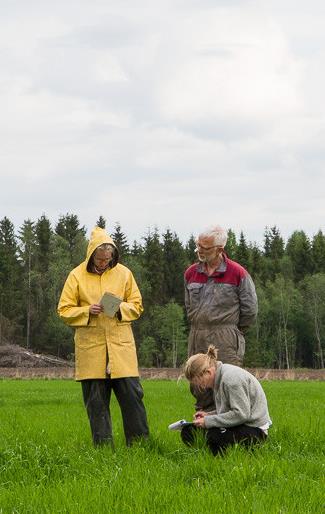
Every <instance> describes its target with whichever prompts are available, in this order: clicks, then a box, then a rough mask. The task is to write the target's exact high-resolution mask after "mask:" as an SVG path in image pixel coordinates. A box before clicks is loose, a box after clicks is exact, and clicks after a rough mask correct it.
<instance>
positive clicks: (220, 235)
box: [199, 225, 228, 247]
mask: <svg viewBox="0 0 325 514" xmlns="http://www.w3.org/2000/svg"><path fill="white" fill-rule="evenodd" d="M199 237H213V238H214V244H215V245H216V246H222V247H225V246H226V243H227V239H228V235H227V231H226V230H225V229H224V228H222V227H221V226H220V225H214V226H213V227H210V228H207V229H206V230H204V231H203V232H200V234H199Z"/></svg>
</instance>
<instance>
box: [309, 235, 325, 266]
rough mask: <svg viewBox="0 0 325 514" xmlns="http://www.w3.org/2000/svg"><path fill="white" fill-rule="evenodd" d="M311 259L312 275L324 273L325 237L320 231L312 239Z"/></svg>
mask: <svg viewBox="0 0 325 514" xmlns="http://www.w3.org/2000/svg"><path fill="white" fill-rule="evenodd" d="M312 259H313V271H314V273H320V272H325V236H324V234H323V232H322V231H321V230H319V231H318V232H317V234H316V235H315V236H314V237H313V241H312Z"/></svg>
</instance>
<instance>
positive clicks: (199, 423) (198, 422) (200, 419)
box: [193, 410, 207, 428]
mask: <svg viewBox="0 0 325 514" xmlns="http://www.w3.org/2000/svg"><path fill="white" fill-rule="evenodd" d="M206 415H207V413H206V412H204V411H203V410H199V411H198V412H196V413H195V414H194V416H193V423H194V425H195V426H196V427H201V428H204V427H205V423H204V418H205V416H206Z"/></svg>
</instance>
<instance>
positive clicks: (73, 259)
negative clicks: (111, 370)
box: [0, 213, 325, 367]
mask: <svg viewBox="0 0 325 514" xmlns="http://www.w3.org/2000/svg"><path fill="white" fill-rule="evenodd" d="M97 225H98V226H102V227H104V226H105V225H106V220H105V219H104V218H103V217H102V216H100V217H99V219H98V221H97ZM112 237H113V239H114V240H115V242H116V244H117V245H118V247H119V249H120V252H121V254H122V262H123V264H125V265H126V266H127V267H129V268H130V269H131V271H132V272H133V274H134V276H135V279H136V281H137V283H138V285H139V288H140V291H141V293H142V297H143V303H144V314H143V315H142V316H141V318H140V319H139V320H137V321H136V322H135V323H133V329H134V333H135V338H136V342H137V346H138V351H139V359H140V362H141V363H148V365H150V366H173V365H174V364H175V363H177V365H178V364H179V363H180V362H181V361H182V359H183V356H184V358H185V356H186V338H187V333H188V326H187V319H186V318H185V316H184V303H183V295H184V279H183V274H184V271H185V269H186V268H187V266H189V265H190V264H192V263H193V262H195V261H196V260H197V254H196V251H195V250H196V245H195V237H194V236H193V235H191V237H190V238H189V240H188V241H187V242H186V243H182V242H181V241H180V239H179V237H178V236H177V234H176V233H175V232H173V231H172V230H170V229H167V230H165V232H163V233H162V234H160V233H159V231H158V229H157V228H154V229H153V230H151V229H149V230H148V232H147V234H146V235H145V236H144V237H143V238H142V240H141V243H139V242H137V241H134V242H133V245H132V247H130V246H129V244H128V241H127V238H126V236H125V234H124V232H123V230H122V227H121V225H120V223H119V222H116V223H115V229H114V232H113V234H112ZM87 243H88V241H87V239H86V229H85V227H82V226H81V225H80V222H79V219H78V216H76V215H74V214H69V213H68V214H66V215H62V216H60V218H59V220H58V222H57V224H56V225H55V230H54V231H53V230H52V228H51V223H50V221H49V220H48V219H47V218H46V216H45V214H43V215H42V216H41V217H40V218H39V219H38V220H37V222H36V223H35V222H34V221H32V220H26V221H24V223H23V225H22V226H21V227H19V229H18V231H17V235H16V234H15V227H14V226H13V224H12V222H11V221H10V220H9V219H8V218H6V217H4V218H3V219H2V220H0V341H1V342H3V341H11V342H15V343H18V344H24V345H27V346H30V347H31V348H34V349H36V350H38V351H47V352H48V351H51V352H53V353H55V354H60V355H62V356H64V355H67V354H70V353H71V352H72V351H73V332H72V331H71V330H69V329H68V328H67V327H65V326H64V325H63V324H62V322H61V321H60V320H59V319H58V318H57V315H56V308H57V303H58V301H59V297H60V294H61V291H62V287H63V284H64V281H65V279H66V277H67V275H68V273H69V272H70V271H71V269H72V268H74V267H75V266H77V265H78V264H79V263H80V262H82V261H83V260H84V259H85V256H86V250H87ZM226 252H227V254H228V256H229V257H230V258H232V259H235V260H236V261H237V262H239V263H240V264H241V265H243V266H244V267H246V268H247V270H248V271H249V273H250V274H251V275H252V277H253V279H254V282H255V284H256V287H257V292H258V299H259V315H258V319H257V323H256V325H255V326H254V327H251V329H250V330H249V332H248V333H247V334H246V343H247V344H246V355H245V363H246V365H249V366H261V367H263V366H266V367H273V366H275V367H294V366H301V367H324V343H325V313H324V312H323V310H324V308H323V306H324V305H325V298H324V294H323V291H324V290H325V287H324V286H325V284H324V274H325V236H324V234H323V232H322V231H321V230H319V231H318V232H317V234H315V235H314V237H313V238H311V240H309V238H308V237H307V236H306V234H305V233H304V232H303V231H301V230H300V231H295V232H294V233H293V234H292V235H291V236H290V237H289V239H288V241H287V243H285V241H284V239H283V237H282V236H281V234H280V230H279V229H278V228H277V227H276V226H273V227H271V228H268V227H266V228H265V232H264V245H263V248H259V247H258V246H257V245H256V243H253V244H252V243H248V242H247V240H246V237H245V234H244V233H243V231H241V233H240V235H239V238H238V239H237V238H236V235H235V233H234V232H233V231H232V230H231V229H229V230H228V241H227V246H226ZM174 316H175V319H176V320H177V321H175V319H174ZM175 323H176V325H175ZM175 326H177V327H178V328H177V331H178V332H177V334H180V335H179V336H177V338H176V339H175V337H174V332H173V328H172V327H175ZM175 341H176V342H177V351H176V350H175V348H176V346H175V345H176V343H175ZM0 344H1V343H0ZM173 345H174V346H173ZM173 348H174V350H173ZM173 352H174V353H173ZM175 355H177V356H176V357H175ZM143 365H144V364H143ZM146 365H147V364H146Z"/></svg>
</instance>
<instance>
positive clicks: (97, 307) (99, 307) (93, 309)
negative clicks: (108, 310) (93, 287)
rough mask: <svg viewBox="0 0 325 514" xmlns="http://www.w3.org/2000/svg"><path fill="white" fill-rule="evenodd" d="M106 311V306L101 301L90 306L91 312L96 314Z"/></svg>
mask: <svg viewBox="0 0 325 514" xmlns="http://www.w3.org/2000/svg"><path fill="white" fill-rule="evenodd" d="M103 311H104V307H103V306H102V305H100V303H94V304H93V305H90V306H89V312H90V314H94V315H95V316H97V314H100V313H101V312H103Z"/></svg>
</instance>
